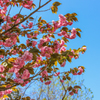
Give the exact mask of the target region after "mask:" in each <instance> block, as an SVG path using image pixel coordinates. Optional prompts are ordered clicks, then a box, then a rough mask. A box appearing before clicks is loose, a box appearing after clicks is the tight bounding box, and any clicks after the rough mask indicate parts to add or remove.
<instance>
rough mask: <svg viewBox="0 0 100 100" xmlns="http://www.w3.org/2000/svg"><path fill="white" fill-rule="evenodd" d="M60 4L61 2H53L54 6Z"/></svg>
mask: <svg viewBox="0 0 100 100" xmlns="http://www.w3.org/2000/svg"><path fill="white" fill-rule="evenodd" d="M59 5H61V3H60V2H54V3H53V6H59Z"/></svg>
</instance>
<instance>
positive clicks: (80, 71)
mask: <svg viewBox="0 0 100 100" xmlns="http://www.w3.org/2000/svg"><path fill="white" fill-rule="evenodd" d="M78 70H79V72H78V73H77V74H78V75H81V74H82V73H83V69H82V68H81V67H79V68H78Z"/></svg>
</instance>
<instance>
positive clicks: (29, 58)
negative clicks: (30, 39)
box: [22, 51, 33, 61]
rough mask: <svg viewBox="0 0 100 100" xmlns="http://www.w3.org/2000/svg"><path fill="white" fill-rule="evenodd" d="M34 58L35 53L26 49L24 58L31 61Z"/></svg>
mask: <svg viewBox="0 0 100 100" xmlns="http://www.w3.org/2000/svg"><path fill="white" fill-rule="evenodd" d="M32 58H33V54H32V53H30V52H29V51H25V52H24V55H23V56H22V59H24V60H25V61H31V60H32Z"/></svg>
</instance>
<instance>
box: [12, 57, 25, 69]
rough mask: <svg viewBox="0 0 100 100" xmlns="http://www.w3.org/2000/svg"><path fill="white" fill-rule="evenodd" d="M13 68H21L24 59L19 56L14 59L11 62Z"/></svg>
mask: <svg viewBox="0 0 100 100" xmlns="http://www.w3.org/2000/svg"><path fill="white" fill-rule="evenodd" d="M13 65H14V67H15V68H19V69H20V68H22V67H23V66H24V65H25V62H24V59H23V58H21V57H19V58H17V59H16V60H15V63H14V64H13Z"/></svg>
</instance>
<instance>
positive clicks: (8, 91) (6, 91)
mask: <svg viewBox="0 0 100 100" xmlns="http://www.w3.org/2000/svg"><path fill="white" fill-rule="evenodd" d="M11 92H12V89H8V90H5V91H4V93H5V95H6V94H10V93H11Z"/></svg>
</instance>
